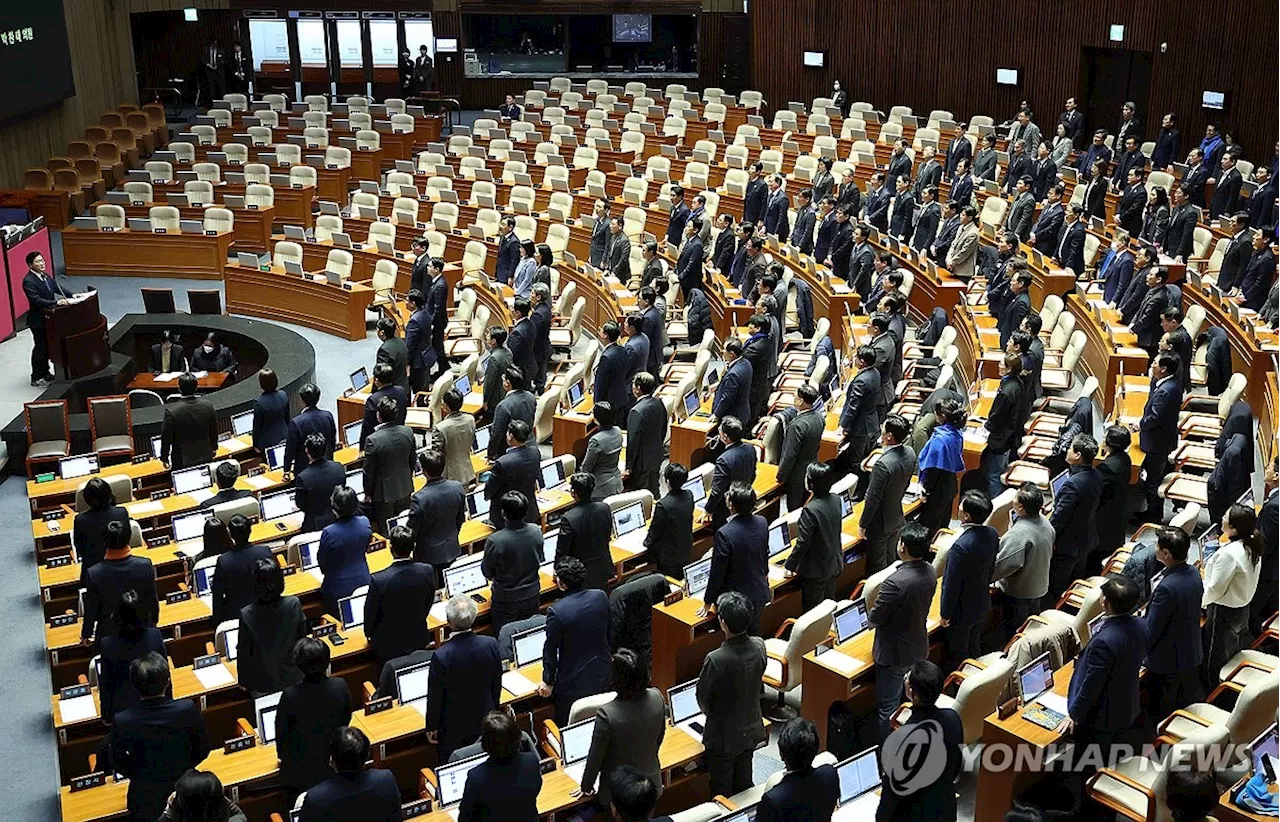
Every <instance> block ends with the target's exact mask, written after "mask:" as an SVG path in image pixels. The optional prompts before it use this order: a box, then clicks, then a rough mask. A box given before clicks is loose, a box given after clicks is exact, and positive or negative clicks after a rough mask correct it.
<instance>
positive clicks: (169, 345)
mask: <svg viewBox="0 0 1280 822" xmlns="http://www.w3.org/2000/svg"><path fill="white" fill-rule="evenodd" d="M180 339H181V338H180V337H179V336H178V332H176V331H171V330H169V329H167V328H166V329H165V330H164V331H163V332H162V333H161V335H160V342H158V343H156V344H155V345H153V346H151V373H152V374H168V373H172V372H174V371H186V370H187V357H186V352H184V351H183V350H182V346H181V345H179V344H178V341H179V340H180Z"/></svg>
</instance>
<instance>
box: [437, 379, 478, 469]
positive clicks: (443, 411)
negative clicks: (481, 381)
mask: <svg viewBox="0 0 1280 822" xmlns="http://www.w3.org/2000/svg"><path fill="white" fill-rule="evenodd" d="M439 413H440V422H438V423H436V435H437V437H438V439H439V441H440V442H439V446H440V449H441V450H442V451H443V452H444V476H445V479H451V480H456V481H458V482H460V483H462V484H463V486H464V487H465V486H469V485H471V483H472V482H474V481H475V478H476V470H475V468H473V467H472V465H471V447H472V445H473V444H474V442H475V436H476V418H475V417H473V416H471V415H470V414H467V413H465V412H464V411H463V410H462V394H460V393H459V392H458V390H457V389H455V388H450V389H449V390H448V391H446V392H445V393H444V397H442V398H441V400H440V410H439Z"/></svg>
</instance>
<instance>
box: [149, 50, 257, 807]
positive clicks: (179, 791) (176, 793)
mask: <svg viewBox="0 0 1280 822" xmlns="http://www.w3.org/2000/svg"><path fill="white" fill-rule="evenodd" d="M238 45H239V44H237V46H238ZM207 819H217V820H226V822H249V817H248V816H247V815H246V814H245V812H244V811H242V810H240V806H239V805H237V804H236V803H234V802H232V801H231V800H230V799H227V795H226V792H225V791H224V790H223V787H222V781H221V780H220V779H218V777H217V775H216V774H212V773H209V772H207V771H197V770H196V769H195V768H192V769H191V770H189V771H187V772H186V773H184V774H183V775H182V776H180V777H178V782H177V784H175V785H174V786H173V794H172V795H171V796H170V797H169V802H168V804H167V805H166V806H165V809H164V813H163V814H161V815H160V822H192V820H196V822H204V820H207Z"/></svg>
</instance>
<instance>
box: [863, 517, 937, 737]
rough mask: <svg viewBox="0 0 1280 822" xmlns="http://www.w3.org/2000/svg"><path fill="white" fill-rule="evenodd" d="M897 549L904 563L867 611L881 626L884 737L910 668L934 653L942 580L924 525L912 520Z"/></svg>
mask: <svg viewBox="0 0 1280 822" xmlns="http://www.w3.org/2000/svg"><path fill="white" fill-rule="evenodd" d="M897 553H898V559H900V560H901V561H902V564H900V565H899V566H898V567H897V568H896V569H895V570H894V572H893V573H892V574H890V575H889V576H888V578H887V579H885V581H884V582H883V583H882V584H881V586H880V593H879V594H878V595H877V596H876V601H875V603H874V604H873V605H872V607H871V611H870V612H869V613H868V614H867V622H868V623H869V624H870V625H871V626H872V627H874V628H875V629H876V636H875V643H874V645H873V646H872V650H871V654H872V658H873V659H874V661H875V675H876V680H875V683H876V684H875V690H876V713H877V715H878V717H879V722H880V738H881V739H883V738H885V737H887V736H888V735H889V717H891V716H892V715H893V712H894V711H896V710H897V709H898V706H899V705H901V704H902V688H903V679H904V677H905V675H906V673H907V671H908V670H909V669H910V668H911V666H912V665H914V664H916V663H917V662H921V661H923V660H924V659H925V658H926V657H927V656H928V655H929V628H928V619H929V606H930V604H931V603H932V602H933V592H934V589H935V588H936V587H937V582H938V575H937V573H936V572H935V571H934V569H933V565H932V564H931V563H930V562H929V561H928V559H926V557H927V556H928V555H929V529H928V528H926V527H925V526H924V525H921V524H920V523H918V522H908V523H907V524H906V525H904V526H903V527H902V536H901V539H900V540H899V542H898V545H897Z"/></svg>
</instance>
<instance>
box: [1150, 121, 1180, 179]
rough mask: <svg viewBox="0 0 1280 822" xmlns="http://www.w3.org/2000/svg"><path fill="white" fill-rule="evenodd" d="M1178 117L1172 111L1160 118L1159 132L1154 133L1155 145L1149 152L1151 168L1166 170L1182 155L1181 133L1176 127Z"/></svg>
mask: <svg viewBox="0 0 1280 822" xmlns="http://www.w3.org/2000/svg"><path fill="white" fill-rule="evenodd" d="M1177 122H1178V117H1177V115H1176V114H1174V113H1173V112H1172V111H1170V112H1168V113H1166V114H1165V115H1164V117H1163V118H1162V119H1161V120H1160V133H1159V134H1157V135H1156V147H1155V149H1153V150H1152V152H1151V168H1152V170H1154V171H1168V170H1170V166H1172V165H1173V164H1174V163H1176V162H1177V161H1178V158H1179V157H1181V156H1182V135H1181V134H1179V133H1178V129H1177V128H1176V125H1177Z"/></svg>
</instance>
